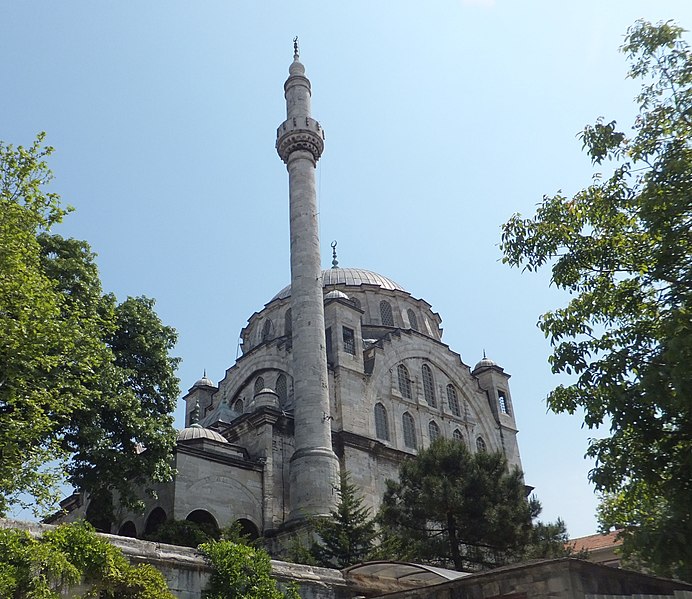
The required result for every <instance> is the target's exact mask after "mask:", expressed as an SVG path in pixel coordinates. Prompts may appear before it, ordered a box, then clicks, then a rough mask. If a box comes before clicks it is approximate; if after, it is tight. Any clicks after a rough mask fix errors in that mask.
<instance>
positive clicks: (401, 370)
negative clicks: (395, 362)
mask: <svg viewBox="0 0 692 599" xmlns="http://www.w3.org/2000/svg"><path fill="white" fill-rule="evenodd" d="M396 373H397V377H398V379H399V393H401V395H402V397H405V398H406V399H413V395H412V394H411V379H410V378H409V376H408V369H407V368H406V366H404V365H403V364H399V366H397V369H396Z"/></svg>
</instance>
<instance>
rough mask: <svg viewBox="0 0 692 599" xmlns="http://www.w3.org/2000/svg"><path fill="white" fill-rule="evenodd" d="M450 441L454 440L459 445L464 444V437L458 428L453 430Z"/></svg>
mask: <svg viewBox="0 0 692 599" xmlns="http://www.w3.org/2000/svg"><path fill="white" fill-rule="evenodd" d="M452 439H454V440H455V441H458V442H459V443H463V442H464V437H463V435H462V434H461V431H460V430H459V429H458V428H455V429H454V432H453V433H452Z"/></svg>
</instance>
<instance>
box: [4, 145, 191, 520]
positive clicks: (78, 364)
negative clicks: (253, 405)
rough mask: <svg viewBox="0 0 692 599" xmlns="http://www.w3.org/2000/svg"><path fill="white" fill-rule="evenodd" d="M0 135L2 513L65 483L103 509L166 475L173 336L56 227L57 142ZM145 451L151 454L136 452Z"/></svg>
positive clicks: (44, 502) (44, 501) (46, 499)
mask: <svg viewBox="0 0 692 599" xmlns="http://www.w3.org/2000/svg"><path fill="white" fill-rule="evenodd" d="M43 140H44V136H43V134H41V135H39V136H38V138H37V140H36V141H35V142H34V143H33V144H32V146H30V147H28V148H24V147H22V146H19V147H17V148H15V147H13V146H11V145H5V144H4V143H2V142H0V514H2V513H5V512H6V511H7V509H8V507H9V506H10V505H12V504H13V503H16V502H21V498H22V494H23V493H28V494H29V495H30V496H31V500H30V501H29V503H31V502H32V501H36V502H37V503H38V505H39V506H42V507H44V508H45V507H49V506H50V505H51V503H52V502H53V501H54V499H55V493H54V491H55V489H56V485H57V483H58V482H59V481H60V480H62V479H63V477H64V475H65V473H66V474H67V477H68V480H69V482H71V483H72V484H74V485H75V486H78V487H79V488H81V489H84V490H86V491H87V492H89V493H90V494H92V496H94V497H96V498H98V499H99V500H100V501H101V503H102V505H105V506H110V505H111V503H112V496H113V494H114V493H115V494H117V495H118V496H119V499H120V501H121V502H124V503H125V504H129V505H134V503H135V500H136V496H135V493H134V488H135V486H141V485H143V484H145V483H146V482H147V481H149V480H152V479H153V480H165V479H167V478H169V477H170V474H171V471H170V456H171V452H172V447H173V443H174V441H175V431H174V429H173V426H172V418H171V416H170V414H171V412H172V410H173V407H174V402H175V399H176V397H177V395H178V379H177V378H176V377H175V368H176V366H177V359H174V358H171V357H170V356H169V351H170V350H171V349H172V347H173V345H174V343H175V340H176V335H175V331H174V330H173V329H171V328H170V327H167V326H165V325H163V324H162V323H161V321H160V319H159V318H158V316H157V315H156V313H155V312H154V310H153V300H150V299H147V298H143V297H140V298H128V299H127V300H126V301H125V302H123V303H121V304H117V302H116V300H115V298H114V297H113V296H112V295H110V294H104V293H103V291H102V289H101V282H100V279H99V274H98V268H97V267H96V263H95V261H94V254H93V253H92V252H91V250H90V248H89V246H88V244H87V243H86V242H84V241H78V240H75V239H63V238H62V237H60V236H59V235H56V234H54V233H53V232H52V228H53V227H54V226H55V225H56V224H57V223H59V222H60V221H61V220H62V218H63V216H65V214H66V213H67V210H66V209H64V208H62V207H61V206H60V201H59V197H58V196H57V195H56V194H54V193H51V192H49V191H47V186H48V184H49V183H50V181H51V179H52V174H51V172H50V170H49V168H48V166H47V163H46V159H47V157H48V156H49V155H50V154H51V152H52V148H50V147H44V146H43ZM143 448H146V451H142V449H143Z"/></svg>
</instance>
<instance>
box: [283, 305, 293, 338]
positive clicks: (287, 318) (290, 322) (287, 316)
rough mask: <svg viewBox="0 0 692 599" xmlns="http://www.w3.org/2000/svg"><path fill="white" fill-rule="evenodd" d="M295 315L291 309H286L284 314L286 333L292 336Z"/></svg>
mask: <svg viewBox="0 0 692 599" xmlns="http://www.w3.org/2000/svg"><path fill="white" fill-rule="evenodd" d="M292 318H293V316H292V314H291V309H290V308H289V309H288V310H286V314H284V335H286V337H290V336H291V335H292V334H293V320H292Z"/></svg>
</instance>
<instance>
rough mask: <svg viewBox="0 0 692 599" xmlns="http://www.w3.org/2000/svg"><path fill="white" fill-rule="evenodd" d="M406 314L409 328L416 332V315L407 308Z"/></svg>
mask: <svg viewBox="0 0 692 599" xmlns="http://www.w3.org/2000/svg"><path fill="white" fill-rule="evenodd" d="M406 314H408V322H409V324H410V325H411V328H412V329H413V330H414V331H417V330H418V318H416V313H415V312H414V311H413V310H411V308H409V309H408V310H406Z"/></svg>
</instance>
